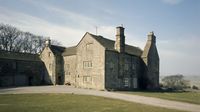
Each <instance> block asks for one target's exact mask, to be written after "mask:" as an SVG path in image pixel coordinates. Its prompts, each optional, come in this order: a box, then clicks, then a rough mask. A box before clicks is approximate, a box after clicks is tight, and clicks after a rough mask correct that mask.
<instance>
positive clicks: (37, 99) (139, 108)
mask: <svg viewBox="0 0 200 112" xmlns="http://www.w3.org/2000/svg"><path fill="white" fill-rule="evenodd" d="M0 112H181V111H177V110H171V109H165V108H159V107H153V106H147V105H142V104H137V103H130V102H126V101H121V100H114V99H109V98H104V97H96V96H86V95H74V94H10V95H8V94H7V95H0Z"/></svg>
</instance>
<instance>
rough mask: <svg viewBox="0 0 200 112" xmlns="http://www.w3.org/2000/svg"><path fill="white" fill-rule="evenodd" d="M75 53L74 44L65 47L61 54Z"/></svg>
mask: <svg viewBox="0 0 200 112" xmlns="http://www.w3.org/2000/svg"><path fill="white" fill-rule="evenodd" d="M75 54H76V46H72V47H67V48H65V51H64V52H63V53H62V55H63V56H70V55H75Z"/></svg>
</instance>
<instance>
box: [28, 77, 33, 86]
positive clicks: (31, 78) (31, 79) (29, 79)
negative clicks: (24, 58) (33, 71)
mask: <svg viewBox="0 0 200 112" xmlns="http://www.w3.org/2000/svg"><path fill="white" fill-rule="evenodd" d="M28 85H29V86H32V85H33V77H32V76H29V77H28Z"/></svg>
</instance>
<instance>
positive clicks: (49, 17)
mask: <svg viewBox="0 0 200 112" xmlns="http://www.w3.org/2000/svg"><path fill="white" fill-rule="evenodd" d="M0 23H6V24H11V25H13V26H16V27H17V28H19V29H21V30H23V31H29V32H31V33H34V34H37V35H43V36H48V37H51V38H53V39H57V40H59V41H61V42H62V44H63V45H64V46H71V45H76V43H78V42H79V41H80V39H81V38H82V36H83V35H84V33H85V32H91V33H94V34H95V33H96V29H95V27H96V26H97V27H98V34H99V35H102V36H104V37H106V38H109V39H113V40H115V27H116V26H119V25H121V24H123V26H124V27H125V35H126V43H127V44H130V45H134V46H139V47H140V48H141V49H143V48H144V46H145V43H146V39H147V36H146V35H147V34H148V32H150V31H154V33H155V35H156V36H157V47H158V51H159V54H160V74H161V75H170V74H177V73H182V74H185V75H200V69H199V68H200V50H199V49H200V44H199V42H200V1H199V0H0Z"/></svg>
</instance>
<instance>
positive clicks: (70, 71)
mask: <svg viewBox="0 0 200 112" xmlns="http://www.w3.org/2000/svg"><path fill="white" fill-rule="evenodd" d="M76 66H77V59H76V55H70V56H64V74H65V84H66V85H73V86H76V78H77V75H76V72H77V70H76V68H77V67H76Z"/></svg>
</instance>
